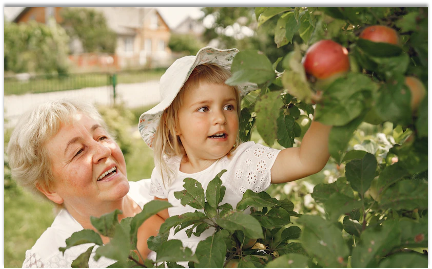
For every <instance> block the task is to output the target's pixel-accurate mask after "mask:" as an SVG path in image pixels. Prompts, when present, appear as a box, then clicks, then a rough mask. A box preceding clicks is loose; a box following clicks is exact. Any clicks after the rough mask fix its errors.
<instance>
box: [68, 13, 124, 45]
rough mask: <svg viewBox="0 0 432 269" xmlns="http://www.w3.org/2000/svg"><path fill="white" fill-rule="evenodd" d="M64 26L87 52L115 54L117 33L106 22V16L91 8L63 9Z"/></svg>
mask: <svg viewBox="0 0 432 269" xmlns="http://www.w3.org/2000/svg"><path fill="white" fill-rule="evenodd" d="M61 12H62V17H63V22H62V26H63V27H64V28H65V29H66V32H67V34H68V35H69V36H70V37H71V38H78V39H79V40H80V41H81V42H82V45H83V48H84V51H85V52H106V53H114V51H115V46H116V33H115V32H114V31H112V30H111V29H110V28H109V27H108V25H107V22H106V19H105V16H104V15H103V14H102V13H100V12H98V11H96V10H93V9H89V8H70V7H65V8H63V9H62V11H61Z"/></svg>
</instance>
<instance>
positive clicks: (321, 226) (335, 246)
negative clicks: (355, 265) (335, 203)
mask: <svg viewBox="0 0 432 269" xmlns="http://www.w3.org/2000/svg"><path fill="white" fill-rule="evenodd" d="M298 222H299V223H301V224H303V225H304V228H303V231H302V234H301V236H300V241H301V243H302V245H303V247H304V249H305V250H306V251H307V252H308V254H309V255H311V256H312V257H315V259H316V260H317V261H318V264H319V265H321V266H324V267H346V263H347V257H348V255H349V250H348V246H347V245H346V243H345V240H344V239H343V237H342V234H341V231H340V229H339V228H337V227H336V226H335V225H334V224H333V223H331V222H329V221H326V220H324V219H322V218H321V217H319V216H313V215H303V216H301V217H300V218H299V219H298Z"/></svg>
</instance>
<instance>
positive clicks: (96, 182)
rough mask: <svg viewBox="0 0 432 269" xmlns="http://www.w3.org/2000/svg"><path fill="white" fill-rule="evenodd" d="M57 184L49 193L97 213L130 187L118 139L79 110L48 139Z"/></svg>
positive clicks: (69, 205)
mask: <svg viewBox="0 0 432 269" xmlns="http://www.w3.org/2000/svg"><path fill="white" fill-rule="evenodd" d="M46 149H47V151H48V155H49V159H50V162H51V169H52V174H53V177H54V186H53V188H52V190H50V191H51V193H50V194H49V195H50V196H51V197H49V196H48V198H50V199H51V200H53V201H54V202H56V203H58V204H62V203H64V206H65V207H66V208H67V209H68V210H73V211H76V212H79V213H81V214H91V215H93V216H96V215H97V214H100V213H97V212H93V213H92V212H90V210H94V211H102V212H103V210H104V208H105V207H106V208H108V207H109V206H112V205H113V203H112V202H115V203H116V202H118V201H121V199H122V198H123V197H124V196H125V195H126V194H127V193H128V191H129V183H128V180H127V175H126V163H125V160H124V157H123V153H122V152H121V150H120V148H119V146H118V145H117V143H116V142H115V141H114V140H113V139H112V138H111V137H110V136H109V134H108V133H107V131H106V130H105V129H104V128H103V127H102V126H100V125H99V124H98V123H97V122H96V121H95V120H94V119H92V118H90V117H88V116H86V115H84V114H82V113H77V114H75V115H74V116H73V122H72V123H71V124H62V125H61V127H60V130H59V131H58V133H57V134H56V135H55V136H54V137H52V138H51V139H50V140H49V141H48V142H47V143H46Z"/></svg>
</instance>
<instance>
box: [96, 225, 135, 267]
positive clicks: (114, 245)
mask: <svg viewBox="0 0 432 269" xmlns="http://www.w3.org/2000/svg"><path fill="white" fill-rule="evenodd" d="M129 232H130V231H125V230H124V229H123V227H122V226H120V225H117V226H116V229H115V232H114V236H113V237H112V238H111V240H110V242H109V243H108V244H105V245H103V246H101V247H99V248H98V249H96V255H95V257H94V259H95V260H96V261H97V260H99V259H100V257H102V256H104V257H106V258H108V259H112V260H115V261H119V262H126V261H127V258H128V256H129V251H130V250H132V249H135V247H133V246H131V245H130V241H129Z"/></svg>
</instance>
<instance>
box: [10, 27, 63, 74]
mask: <svg viewBox="0 0 432 269" xmlns="http://www.w3.org/2000/svg"><path fill="white" fill-rule="evenodd" d="M68 42H69V37H68V36H67V34H66V32H65V31H64V29H63V28H62V27H60V26H59V25H58V24H56V23H55V21H51V22H50V23H49V24H47V25H46V24H42V23H37V22H35V21H31V22H29V23H28V24H24V23H22V24H16V23H12V22H8V21H6V20H5V21H4V61H5V71H12V72H14V73H23V72H30V73H47V74H64V73H66V72H67V70H68V66H67V57H68Z"/></svg>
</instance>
